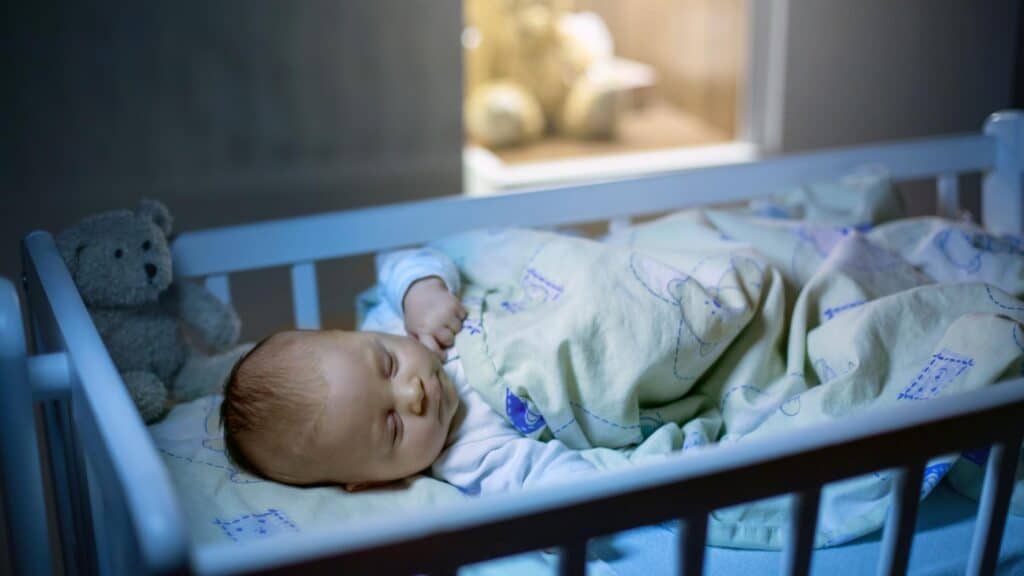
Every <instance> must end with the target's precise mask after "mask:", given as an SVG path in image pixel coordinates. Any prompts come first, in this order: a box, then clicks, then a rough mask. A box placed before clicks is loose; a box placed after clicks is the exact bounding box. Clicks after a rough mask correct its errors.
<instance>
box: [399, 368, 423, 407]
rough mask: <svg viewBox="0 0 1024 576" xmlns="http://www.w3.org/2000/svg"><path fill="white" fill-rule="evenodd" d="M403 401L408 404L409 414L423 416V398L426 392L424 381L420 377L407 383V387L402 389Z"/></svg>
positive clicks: (413, 378)
mask: <svg viewBox="0 0 1024 576" xmlns="http://www.w3.org/2000/svg"><path fill="white" fill-rule="evenodd" d="M402 395H403V401H404V402H405V403H406V407H407V408H408V409H409V412H412V413H413V414H415V415H417V416H422V415H423V397H424V396H425V392H424V391H423V380H422V379H421V378H420V377H419V376H414V377H412V378H411V379H410V380H408V381H407V383H406V385H405V386H403V387H402Z"/></svg>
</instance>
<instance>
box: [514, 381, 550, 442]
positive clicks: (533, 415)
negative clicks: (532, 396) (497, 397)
mask: <svg viewBox="0 0 1024 576" xmlns="http://www.w3.org/2000/svg"><path fill="white" fill-rule="evenodd" d="M505 415H507V416H508V419H509V421H511V422H512V425H513V426H515V427H516V429H517V430H519V431H520V432H522V433H523V434H530V433H531V432H536V431H537V430H540V429H541V428H543V427H544V426H545V425H546V424H547V423H546V422H545V421H544V416H542V415H541V413H540V411H538V410H537V408H536V407H534V406H533V404H532V403H531V402H530V401H529V400H528V399H523V398H520V397H519V396H516V395H515V394H513V393H512V391H511V390H509V389H507V388H506V389H505Z"/></svg>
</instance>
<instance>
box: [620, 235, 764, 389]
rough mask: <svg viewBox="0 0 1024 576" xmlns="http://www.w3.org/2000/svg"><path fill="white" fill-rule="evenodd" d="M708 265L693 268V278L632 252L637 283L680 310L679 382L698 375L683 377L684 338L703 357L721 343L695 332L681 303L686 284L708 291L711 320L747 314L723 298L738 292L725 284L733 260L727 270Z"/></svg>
mask: <svg viewBox="0 0 1024 576" xmlns="http://www.w3.org/2000/svg"><path fill="white" fill-rule="evenodd" d="M706 263H707V261H706V260H704V261H701V262H700V263H698V264H697V265H696V266H694V269H693V270H692V271H691V272H692V273H693V275H691V274H687V273H686V272H682V271H681V270H676V269H675V268H673V267H671V266H669V265H667V264H664V263H663V262H660V261H659V260H656V259H654V258H650V257H648V256H645V255H642V254H639V253H633V254H632V255H631V256H630V260H629V266H630V272H631V273H632V275H633V277H634V278H635V279H636V280H637V282H639V283H640V284H641V285H642V286H643V287H644V288H645V289H646V290H647V292H648V293H649V294H651V295H652V296H654V297H655V298H657V299H658V300H661V301H662V302H665V303H666V304H669V305H671V306H673V307H675V308H676V309H678V311H679V328H678V330H677V331H676V344H675V348H676V352H675V355H674V360H673V367H672V371H673V374H674V375H675V377H676V378H678V379H680V380H693V379H695V376H692V375H688V374H683V370H681V366H680V364H681V362H680V354H679V350H680V349H681V348H682V346H683V337H684V335H686V334H688V335H689V336H690V337H691V338H693V339H694V340H695V341H696V342H697V344H698V349H697V353H698V354H699V355H700V356H701V357H706V356H708V355H710V354H712V353H714V352H715V350H716V349H717V347H718V345H719V344H720V342H718V341H712V340H708V339H707V334H705V335H704V337H703V338H702V337H701V336H699V335H698V331H697V330H694V328H693V325H692V323H691V322H690V320H689V318H688V317H687V314H686V311H685V310H684V308H683V304H682V300H683V295H684V293H685V290H686V287H687V284H688V283H690V282H693V283H695V284H696V285H697V286H699V287H700V288H701V289H702V290H704V291H706V292H707V294H708V298H707V299H705V300H704V301H703V303H704V307H705V309H704V310H703V311H701V313H703V314H707V315H709V316H712V317H714V316H721V317H722V318H729V317H733V316H736V315H739V314H742V313H743V312H744V311H745V309H744V307H743V306H742V305H741V306H739V307H736V308H732V307H730V306H729V304H728V302H727V301H726V299H725V298H724V297H723V292H726V291H728V290H738V288H737V287H735V286H726V285H724V283H725V282H726V279H727V278H729V277H730V276H731V273H734V272H735V266H734V264H733V261H732V260H731V259H730V261H729V264H728V265H727V266H725V267H723V266H722V265H721V263H718V264H719V266H717V267H713V266H710V265H709V266H707V267H706V268H705V269H703V270H702V269H701V267H702V265H704V264H706ZM755 287H759V286H755Z"/></svg>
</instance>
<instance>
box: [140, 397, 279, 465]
mask: <svg viewBox="0 0 1024 576" xmlns="http://www.w3.org/2000/svg"><path fill="white" fill-rule="evenodd" d="M219 401H220V396H209V397H207V399H206V401H205V402H204V406H203V414H204V415H203V429H202V438H201V439H200V440H199V446H195V443H194V441H193V439H191V438H190V439H189V440H188V441H187V444H186V445H185V447H184V450H183V451H184V452H185V453H186V454H192V455H193V456H187V455H185V454H180V453H177V452H176V451H174V450H171V449H168V448H167V447H164V446H160V447H159V450H160V452H161V453H162V454H164V455H166V456H170V457H171V458H174V459H176V460H181V461H183V462H188V463H190V464H198V465H200V466H207V467H209V468H214V469H216V470H222V471H224V472H225V473H227V477H228V481H230V482H232V483H233V484H261V483H263V482H266V481H265V480H263V479H260V478H258V477H256V476H253V475H251V474H249V473H247V472H244V471H242V470H240V469H239V468H238V467H237V466H235V465H234V464H233V463H232V462H231V460H230V459H229V458H228V455H227V450H226V449H225V448H224V437H223V436H222V434H221V431H220V427H219V426H218V425H217V424H216V422H217V419H216V418H211V417H210V415H211V413H213V412H214V409H215V407H216V406H217V405H218V403H219ZM179 444H180V442H179Z"/></svg>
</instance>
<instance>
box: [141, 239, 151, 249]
mask: <svg viewBox="0 0 1024 576" xmlns="http://www.w3.org/2000/svg"><path fill="white" fill-rule="evenodd" d="M151 246H152V244H150V243H149V240H146V241H145V242H143V243H142V250H143V251H148V250H149V248H150V247H151Z"/></svg>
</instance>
